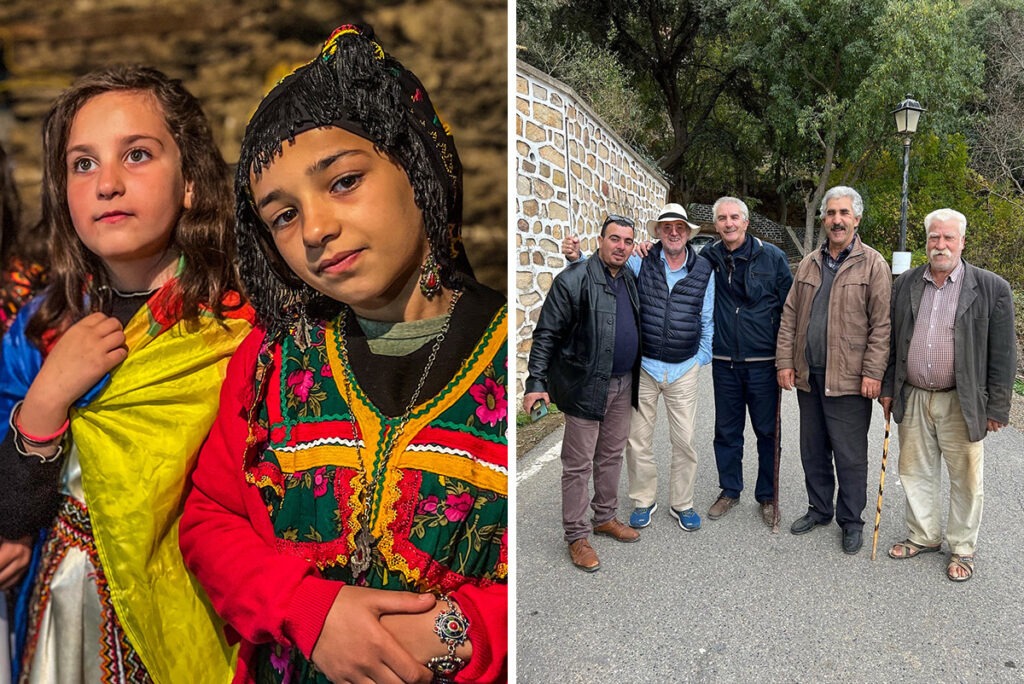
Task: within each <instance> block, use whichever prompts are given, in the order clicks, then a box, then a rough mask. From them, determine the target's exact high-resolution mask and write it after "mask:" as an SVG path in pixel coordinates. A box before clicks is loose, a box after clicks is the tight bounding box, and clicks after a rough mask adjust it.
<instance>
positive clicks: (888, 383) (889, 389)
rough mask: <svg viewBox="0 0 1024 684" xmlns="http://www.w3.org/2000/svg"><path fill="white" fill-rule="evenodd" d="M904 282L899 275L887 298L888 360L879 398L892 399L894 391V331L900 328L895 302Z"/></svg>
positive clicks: (895, 337) (895, 336) (895, 338)
mask: <svg viewBox="0 0 1024 684" xmlns="http://www.w3.org/2000/svg"><path fill="white" fill-rule="evenodd" d="M904 282H906V280H905V279H904V278H903V275H900V276H898V277H897V278H896V280H894V281H893V283H892V294H891V295H890V296H889V326H890V327H889V358H888V360H887V361H886V363H885V375H883V376H882V391H881V393H880V394H879V397H890V398H891V397H893V395H894V394H895V391H896V340H897V339H898V337H897V335H896V331H897V330H898V328H899V326H900V321H899V319H897V318H896V316H897V313H896V300H897V299H898V298H899V296H900V289H901V287H902V285H903V283H904Z"/></svg>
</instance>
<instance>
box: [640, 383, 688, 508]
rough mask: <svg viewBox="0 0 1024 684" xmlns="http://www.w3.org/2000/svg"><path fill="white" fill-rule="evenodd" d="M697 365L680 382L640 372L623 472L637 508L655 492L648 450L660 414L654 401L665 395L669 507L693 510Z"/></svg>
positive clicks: (653, 464) (655, 480)
mask: <svg viewBox="0 0 1024 684" xmlns="http://www.w3.org/2000/svg"><path fill="white" fill-rule="evenodd" d="M699 375H700V365H698V364H695V365H694V366H693V368H691V369H690V370H689V371H687V372H686V374H685V375H683V376H682V377H681V378H679V379H678V380H676V381H675V382H671V383H659V382H658V381H657V380H655V379H654V378H653V377H652V376H651V375H650V374H649V373H647V372H646V371H643V370H641V371H640V392H639V394H640V398H639V405H638V406H637V410H636V411H634V412H633V418H632V420H631V421H630V423H629V441H628V442H627V443H626V473H627V475H628V477H629V498H630V499H632V500H633V505H634V506H636V507H638V508H639V507H647V506H650V505H651V504H653V503H654V500H655V497H656V496H657V493H658V464H657V463H656V462H655V459H654V449H653V446H652V442H653V437H654V421H655V418H656V417H657V415H658V397H664V399H665V409H666V412H667V413H668V433H669V441H670V442H671V443H672V462H671V465H670V466H669V504H670V505H671V506H672V508H674V509H675V510H677V511H685V510H686V509H687V508H693V483H694V480H695V479H696V476H697V450H696V449H695V448H694V447H693V431H694V430H693V426H694V420H695V418H696V410H697V379H698V377H699Z"/></svg>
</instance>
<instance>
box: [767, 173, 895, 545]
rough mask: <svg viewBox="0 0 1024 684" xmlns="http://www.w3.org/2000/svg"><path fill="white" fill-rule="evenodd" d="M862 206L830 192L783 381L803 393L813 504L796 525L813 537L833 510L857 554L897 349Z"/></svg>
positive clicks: (844, 193) (799, 275)
mask: <svg viewBox="0 0 1024 684" xmlns="http://www.w3.org/2000/svg"><path fill="white" fill-rule="evenodd" d="M863 213H864V201H863V200H862V199H861V196H860V194H858V193H857V191H856V190H854V189H853V188H848V187H844V186H836V187H834V188H832V189H831V190H829V191H828V192H826V193H825V197H824V198H822V201H821V209H820V214H821V219H822V221H823V223H824V226H825V229H826V234H827V239H826V240H825V242H824V243H823V244H822V245H821V249H817V250H814V251H813V252H811V253H810V254H808V255H807V256H806V257H804V258H803V260H802V261H801V262H800V265H799V266H798V267H797V271H796V277H795V279H794V283H793V288H792V289H791V290H790V291H789V296H788V297H787V298H786V304H785V307H784V309H783V312H782V325H781V326H780V328H779V341H778V348H777V350H776V355H775V356H776V360H775V365H776V367H777V368H778V382H779V386H781V387H782V388H783V389H785V390H791V389H793V387H794V386H795V387H796V388H797V389H798V390H799V391H798V392H797V400H798V403H799V405H800V460H801V462H802V463H803V467H804V482H805V484H806V486H807V499H808V509H807V513H806V514H805V515H804V516H803V517H801V518H800V519H798V520H797V521H796V522H794V523H793V525H792V527H790V531H791V532H792V533H793V534H805V533H807V532H810V531H811V530H812V529H814V528H815V527H816V526H818V525H826V524H828V522H829V521H830V520H832V517H833V515H834V516H835V519H836V523H838V524H839V526H840V527H841V528H842V530H843V537H842V548H843V551H844V552H845V553H848V554H855V553H857V552H858V551H859V550H860V547H861V543H862V541H863V539H862V528H863V527H864V521H863V519H862V518H861V514H862V513H863V511H864V505H865V504H866V503H867V477H868V428H869V427H870V425H871V400H872V399H875V398H877V397H878V396H879V394H880V391H881V388H882V376H883V375H884V374H885V366H886V361H887V360H888V356H889V300H890V296H891V293H892V275H891V272H890V270H889V266H888V264H886V263H885V260H884V259H883V258H882V256H881V255H880V254H879V253H878V252H876V251H875V250H873V249H871V248H870V247H868V246H867V245H865V244H864V243H863V242H862V241H861V239H860V236H859V235H857V226H859V225H860V219H861V216H862V215H863ZM833 460H834V461H835V469H834V471H833ZM836 480H838V481H839V496H838V499H837V500H836V501H835V503H834V504H833V495H834V493H835V488H836Z"/></svg>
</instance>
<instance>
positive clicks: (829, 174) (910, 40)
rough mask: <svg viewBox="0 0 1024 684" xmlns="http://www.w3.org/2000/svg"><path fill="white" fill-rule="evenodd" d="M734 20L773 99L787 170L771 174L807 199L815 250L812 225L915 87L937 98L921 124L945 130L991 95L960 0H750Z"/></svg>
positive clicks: (794, 196) (877, 144) (746, 57)
mask: <svg viewBox="0 0 1024 684" xmlns="http://www.w3.org/2000/svg"><path fill="white" fill-rule="evenodd" d="M729 22H730V32H731V33H733V34H737V35H742V36H743V37H744V45H746V47H745V48H744V50H743V51H741V53H740V55H738V57H737V58H738V59H742V60H743V62H744V63H745V64H746V65H747V66H748V68H749V69H750V70H751V71H752V72H753V73H755V74H756V78H755V79H754V82H755V83H756V84H757V85H758V88H759V99H760V101H763V102H764V103H766V104H765V105H764V116H763V121H764V126H765V135H764V137H765V139H766V140H767V141H769V143H770V148H769V150H766V151H767V152H768V153H769V154H770V159H771V162H770V165H771V167H772V168H773V169H776V172H775V174H774V176H773V177H772V178H766V179H765V180H766V181H771V180H776V179H777V180H778V184H777V185H776V187H774V191H775V192H776V193H778V194H779V195H781V198H780V199H781V201H783V202H790V201H792V202H798V203H799V204H800V205H802V207H803V210H804V235H803V247H804V249H805V251H806V250H808V249H810V247H811V245H812V244H816V243H817V242H819V241H820V240H822V239H823V234H821V233H819V234H818V235H815V234H814V232H813V231H814V224H815V215H816V213H817V209H818V206H819V204H820V201H821V197H822V196H823V195H824V193H825V191H826V190H827V189H828V187H830V186H832V185H837V184H847V185H849V184H853V183H855V182H858V181H859V180H860V179H861V177H862V175H863V173H864V167H865V165H866V164H869V163H871V162H872V160H873V157H874V156H875V155H877V154H879V153H880V152H881V151H882V150H883V149H884V147H885V145H884V141H887V140H892V139H893V138H894V137H895V136H894V135H893V124H892V119H891V118H890V116H889V115H888V111H889V110H890V109H891V108H892V106H893V105H894V104H895V103H896V102H899V101H900V100H901V99H902V98H903V95H904V93H905V92H907V91H913V92H914V93H915V94H916V95H917V98H918V99H919V100H921V101H922V102H924V103H926V104H927V103H935V104H933V105H932V107H931V109H932V110H933V111H931V112H930V113H929V116H928V117H927V119H924V120H922V124H923V125H925V124H926V130H927V129H929V128H930V129H931V130H933V131H937V132H940V133H944V132H947V131H953V130H956V129H957V128H958V127H959V126H960V125H962V122H963V120H964V117H963V114H962V112H963V106H964V104H965V103H968V102H970V101H972V100H973V99H975V98H977V97H978V96H979V95H980V90H979V85H980V83H981V74H982V71H981V64H982V54H981V52H980V51H979V50H978V49H977V48H976V47H975V46H974V45H973V43H972V42H971V39H970V36H969V35H968V34H967V31H966V26H967V18H966V16H965V14H964V12H963V10H962V9H961V7H960V5H959V4H958V3H956V2H954V1H953V0H939V1H937V2H931V1H926V0H863V1H862V2H857V3H852V2H818V1H817V0H780V1H779V2H773V3H764V2H762V1H761V0H741V1H740V2H738V3H736V5H735V7H734V10H733V12H732V13H731V14H730V17H729ZM936 105H938V106H936ZM766 194H767V193H766Z"/></svg>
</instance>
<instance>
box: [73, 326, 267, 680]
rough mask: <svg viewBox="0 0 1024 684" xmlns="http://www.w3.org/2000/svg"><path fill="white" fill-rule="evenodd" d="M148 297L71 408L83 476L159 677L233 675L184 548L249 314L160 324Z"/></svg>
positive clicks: (110, 560)
mask: <svg viewBox="0 0 1024 684" xmlns="http://www.w3.org/2000/svg"><path fill="white" fill-rule="evenodd" d="M162 327H163V326H160V325H159V324H156V322H155V321H154V319H153V316H152V312H151V311H150V310H149V308H148V307H143V308H142V310H141V311H139V312H138V313H137V314H136V315H135V316H134V317H133V318H132V320H131V321H129V323H128V325H127V326H126V327H125V337H126V338H127V346H128V349H129V354H128V357H127V358H126V359H125V361H124V362H123V363H122V364H121V366H120V367H119V368H118V369H117V370H116V371H115V372H113V373H112V374H111V379H110V384H109V385H108V386H107V387H106V388H104V389H103V391H102V392H101V393H100V394H99V395H98V396H97V397H96V398H95V399H94V400H93V401H92V402H90V403H89V405H88V406H86V407H84V408H77V409H74V410H73V411H72V413H71V431H72V435H73V438H74V441H75V445H76V447H77V449H78V451H79V455H80V459H81V464H82V486H83V488H84V491H85V501H86V505H87V506H88V508H89V516H90V518H91V520H92V527H93V534H94V536H95V540H96V548H97V550H98V552H99V556H100V561H101V564H102V566H103V569H104V571H105V573H106V577H107V582H108V585H109V588H110V594H111V598H112V600H113V602H114V608H115V610H116V612H117V616H118V618H119V619H120V621H121V625H122V626H123V628H124V631H125V633H126V634H127V636H128V640H129V641H130V642H131V644H132V646H134V647H135V649H136V651H137V652H138V653H139V655H140V656H141V658H142V661H143V663H144V664H145V666H146V669H147V670H148V671H149V674H150V675H151V676H152V677H153V679H154V681H156V682H159V683H161V684H164V683H166V684H177V683H178V682H204V684H205V683H206V682H211V683H216V682H229V681H230V680H231V678H232V675H233V671H234V665H235V661H236V653H235V649H234V648H232V647H229V646H228V645H227V642H226V641H225V638H224V633H223V622H222V621H221V620H220V618H218V617H217V615H216V614H215V613H214V611H213V608H212V607H211V606H210V604H209V600H208V599H207V598H206V593H205V592H204V591H203V590H202V588H201V587H200V586H199V584H198V583H197V582H196V580H195V578H194V577H192V575H190V574H189V572H188V570H186V568H185V565H184V562H183V560H182V557H181V552H180V551H179V549H178V522H179V520H180V518H181V510H182V505H183V503H184V497H185V493H186V491H187V487H188V484H189V478H190V476H191V473H192V468H193V466H194V465H195V461H196V457H197V455H198V452H199V447H200V445H201V444H202V443H203V440H204V439H205V438H206V434H207V432H208V431H209V429H210V426H211V425H212V424H213V419H214V417H215V415H216V413H217V407H218V404H219V394H220V386H221V383H222V381H223V379H224V375H225V371H226V368H227V362H228V359H229V358H230V357H231V355H232V353H234V351H235V349H236V347H238V345H239V344H240V343H241V341H242V339H243V338H244V337H245V335H246V334H247V333H248V332H249V330H250V327H251V326H250V324H249V323H248V322H247V321H246V320H243V319H241V318H228V319H225V320H224V321H223V322H220V321H216V320H215V319H213V318H212V316H210V315H208V314H207V313H205V312H204V314H203V315H202V316H201V317H200V319H199V321H198V323H197V324H191V325H190V324H185V323H177V324H175V325H173V326H171V327H169V328H168V329H166V330H163V331H161V328H162Z"/></svg>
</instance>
